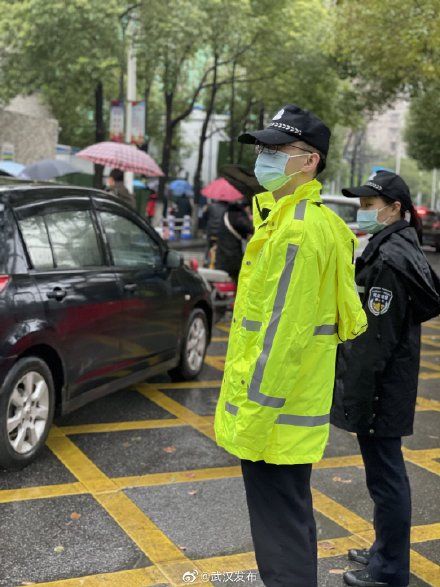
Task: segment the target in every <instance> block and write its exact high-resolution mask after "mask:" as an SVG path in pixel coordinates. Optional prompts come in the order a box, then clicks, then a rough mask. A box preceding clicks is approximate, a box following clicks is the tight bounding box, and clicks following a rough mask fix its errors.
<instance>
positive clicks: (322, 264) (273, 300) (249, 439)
mask: <svg viewBox="0 0 440 587" xmlns="http://www.w3.org/2000/svg"><path fill="white" fill-rule="evenodd" d="M320 188H321V184H320V183H319V182H318V181H317V180H313V181H311V182H308V183H306V184H304V185H302V186H300V187H299V188H298V189H297V190H296V191H295V193H294V194H293V195H290V196H286V197H284V198H281V199H280V200H279V201H278V202H276V203H275V201H274V200H273V197H272V196H271V194H262V195H258V196H257V197H258V199H260V197H261V196H263V197H262V201H264V202H265V206H264V207H265V208H266V209H267V208H268V206H269V207H271V211H270V213H269V215H268V216H267V218H265V219H262V218H261V217H260V216H259V214H258V213H257V214H255V216H254V218H255V221H254V222H255V226H256V232H255V234H254V236H253V237H252V239H251V240H250V242H249V244H248V246H247V249H246V253H245V256H244V259H243V264H242V269H241V273H240V279H239V283H238V292H237V299H236V303H235V308H234V316H233V320H232V325H231V333H230V339H229V345H228V352H227V356H226V364H225V373H224V378H223V383H222V388H221V392H220V397H219V401H218V404H217V408H216V415H215V433H216V440H217V443H218V444H219V445H220V446H222V447H224V448H225V449H226V450H227V451H228V452H230V453H232V454H234V455H236V456H238V457H240V458H243V459H250V460H253V461H256V460H264V461H266V462H268V463H275V464H293V463H312V462H316V461H318V460H320V459H321V457H322V454H323V452H324V448H325V444H326V441H327V437H328V432H329V412H330V406H331V402H332V391H333V383H334V371H335V356H336V347H337V344H338V342H340V340H341V339H342V340H346V339H347V338H354V337H355V336H357V335H358V334H360V333H361V332H363V331H364V330H365V329H366V317H365V313H364V311H363V309H362V306H361V303H360V300H359V297H358V294H357V291H356V287H355V283H354V265H353V253H354V247H355V246H356V244H357V242H356V238H355V236H354V235H353V233H352V232H351V231H350V229H349V228H348V227H347V226H346V225H345V223H344V222H343V221H342V220H340V218H339V217H338V216H337V215H336V214H334V213H333V212H332V211H331V210H329V209H328V208H326V207H325V206H323V205H322V201H321V198H320V195H319V193H320Z"/></svg>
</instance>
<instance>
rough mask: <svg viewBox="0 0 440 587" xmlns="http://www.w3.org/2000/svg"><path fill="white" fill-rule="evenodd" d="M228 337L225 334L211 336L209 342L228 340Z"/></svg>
mask: <svg viewBox="0 0 440 587" xmlns="http://www.w3.org/2000/svg"><path fill="white" fill-rule="evenodd" d="M228 340H229V337H227V336H213V337H212V338H211V342H228Z"/></svg>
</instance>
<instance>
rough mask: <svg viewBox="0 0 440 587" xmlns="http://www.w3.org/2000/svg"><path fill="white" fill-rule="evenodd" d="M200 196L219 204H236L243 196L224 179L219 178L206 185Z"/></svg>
mask: <svg viewBox="0 0 440 587" xmlns="http://www.w3.org/2000/svg"><path fill="white" fill-rule="evenodd" d="M202 194H203V195H204V196H205V197H207V198H211V199H212V200H219V201H221V202H237V201H238V200H242V199H243V194H242V193H240V192H239V191H238V190H236V189H235V188H234V186H232V185H231V184H230V183H229V182H228V181H226V179H224V178H223V177H220V179H216V180H214V181H212V182H211V183H210V184H208V185H207V186H206V187H205V188H203V190H202Z"/></svg>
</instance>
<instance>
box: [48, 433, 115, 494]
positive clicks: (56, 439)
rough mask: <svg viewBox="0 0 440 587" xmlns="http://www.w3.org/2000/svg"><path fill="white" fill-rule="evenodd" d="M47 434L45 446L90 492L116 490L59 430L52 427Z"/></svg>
mask: <svg viewBox="0 0 440 587" xmlns="http://www.w3.org/2000/svg"><path fill="white" fill-rule="evenodd" d="M54 428H55V427H52V430H51V432H50V434H49V438H48V439H47V446H48V447H49V448H50V450H51V451H52V452H53V453H54V454H55V456H56V457H57V458H58V459H59V460H60V461H61V462H62V463H63V465H64V466H65V467H66V468H67V469H69V471H70V472H71V473H72V474H73V475H75V477H76V478H77V479H78V481H80V482H81V483H82V484H83V485H84V487H86V488H87V489H88V490H89V491H90V493H93V494H98V493H103V492H105V491H117V490H118V487H117V485H115V484H114V483H113V481H111V480H110V479H109V478H108V477H107V476H106V475H105V474H104V473H103V472H102V471H101V469H98V467H97V466H96V465H95V464H94V463H93V462H92V461H91V460H90V459H89V458H88V457H87V456H86V455H85V454H84V453H83V452H82V451H81V450H80V449H79V448H78V447H77V446H76V445H75V444H74V443H73V442H72V441H71V440H70V439H69V438H67V437H66V436H61V434H60V430H59V429H58V430H57V429H56V428H55V429H54Z"/></svg>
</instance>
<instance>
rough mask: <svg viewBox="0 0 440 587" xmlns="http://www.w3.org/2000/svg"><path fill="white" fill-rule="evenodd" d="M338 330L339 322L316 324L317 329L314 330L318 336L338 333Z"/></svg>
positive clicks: (314, 333) (314, 334)
mask: <svg viewBox="0 0 440 587" xmlns="http://www.w3.org/2000/svg"><path fill="white" fill-rule="evenodd" d="M337 332H338V325H337V324H321V326H316V328H315V331H314V332H313V336H317V335H319V334H337Z"/></svg>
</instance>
